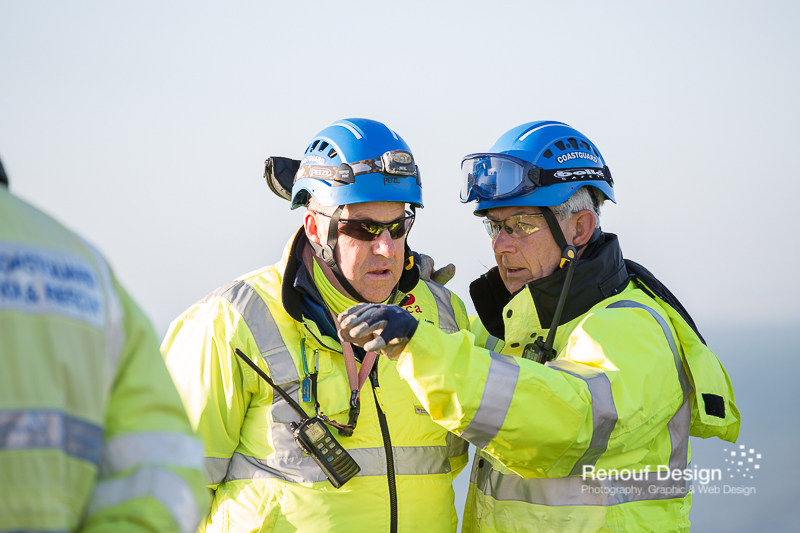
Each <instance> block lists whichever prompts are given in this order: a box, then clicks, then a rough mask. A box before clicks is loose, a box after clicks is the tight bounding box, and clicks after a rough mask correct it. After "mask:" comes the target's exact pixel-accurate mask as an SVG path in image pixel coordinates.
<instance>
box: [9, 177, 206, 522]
mask: <svg viewBox="0 0 800 533" xmlns="http://www.w3.org/2000/svg"><path fill="white" fill-rule="evenodd" d="M0 358H1V360H2V362H1V363H0V364H2V366H1V367H0V532H23V531H24V532H29V533H33V532H42V533H44V532H54V531H58V532H81V533H106V532H112V531H113V532H115V533H116V532H119V533H145V532H153V531H159V532H164V533H192V532H193V531H195V530H196V528H197V524H198V522H199V521H200V518H201V516H202V513H203V511H204V510H205V508H206V506H207V505H208V489H207V488H206V487H205V484H204V480H203V445H202V442H201V441H200V440H199V439H198V438H196V437H195V436H194V434H193V433H192V429H191V427H190V425H189V421H188V420H187V418H186V413H185V412H184V411H183V407H182V405H181V400H180V398H179V397H178V393H177V392H176V390H175V386H174V385H173V384H172V381H171V380H170V377H169V374H168V373H167V369H166V368H165V367H164V361H163V360H162V359H161V355H160V354H159V351H158V341H157V339H156V336H155V333H154V332H153V330H152V328H151V327H150V323H149V322H148V320H147V318H146V317H145V316H144V314H143V313H142V312H141V311H140V310H139V308H138V307H137V306H136V304H135V303H134V302H133V300H131V298H130V297H129V296H128V294H127V293H126V292H125V290H124V289H123V288H122V287H121V286H120V285H119V284H118V283H117V280H116V278H115V277H114V274H113V272H112V271H111V269H110V268H109V266H108V264H107V263H106V261H105V260H104V259H103V257H102V256H101V255H100V254H99V253H98V252H97V251H96V250H95V249H94V248H93V247H92V246H90V245H88V244H87V243H86V242H84V241H83V240H82V239H81V238H80V237H78V236H76V235H75V234H74V233H72V232H70V231H69V230H67V229H65V228H64V227H63V226H62V225H61V224H59V223H58V222H56V221H54V220H53V219H51V218H50V217H48V216H47V215H45V214H44V213H42V212H41V211H39V210H37V209H35V208H33V207H31V206H30V205H28V204H26V203H25V202H23V201H22V200H20V199H18V198H16V197H14V196H12V195H11V194H10V193H9V192H8V190H7V189H6V188H5V187H2V186H0Z"/></svg>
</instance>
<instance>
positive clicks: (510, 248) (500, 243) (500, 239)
mask: <svg viewBox="0 0 800 533" xmlns="http://www.w3.org/2000/svg"><path fill="white" fill-rule="evenodd" d="M492 250H493V251H494V253H496V254H510V253H513V252H514V251H515V250H516V247H515V246H514V239H513V238H512V237H511V235H509V234H508V233H506V231H505V230H504V229H502V228H501V229H500V232H499V233H498V234H497V237H495V238H494V240H493V241H492Z"/></svg>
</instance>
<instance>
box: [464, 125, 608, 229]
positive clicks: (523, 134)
mask: <svg viewBox="0 0 800 533" xmlns="http://www.w3.org/2000/svg"><path fill="white" fill-rule="evenodd" d="M461 172H462V188H461V201H462V202H463V203H467V202H471V201H474V200H477V205H476V206H475V211H474V213H475V214H476V215H479V216H483V214H484V213H485V212H486V211H487V210H488V209H492V208H494V207H507V206H536V207H542V206H544V207H551V206H556V205H559V204H561V203H563V202H565V201H566V200H568V199H569V197H570V196H572V195H573V194H574V193H575V192H576V191H577V190H578V189H579V188H580V187H582V186H584V185H589V186H592V187H595V188H597V189H598V190H600V191H601V192H602V193H603V194H604V195H605V197H606V198H608V199H609V200H611V201H612V202H615V203H616V200H615V199H614V181H613V180H612V179H611V173H610V171H609V170H608V167H607V166H606V164H605V160H604V159H603V156H602V155H601V154H600V150H598V149H597V147H596V146H595V145H594V143H592V141H590V140H589V139H588V138H587V137H586V136H585V135H583V134H582V133H580V132H579V131H577V130H575V129H574V128H572V127H570V126H568V125H567V124H564V123H563V122H555V121H549V120H548V121H537V122H528V123H527V124H522V125H521V126H517V127H516V128H512V129H511V130H509V131H507V132H506V133H504V134H503V135H502V136H501V137H500V138H499V139H498V140H497V142H496V143H494V146H492V147H491V148H490V149H489V151H488V152H487V153H479V154H470V155H468V156H466V157H465V158H464V159H463V161H462V163H461Z"/></svg>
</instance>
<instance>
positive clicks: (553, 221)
mask: <svg viewBox="0 0 800 533" xmlns="http://www.w3.org/2000/svg"><path fill="white" fill-rule="evenodd" d="M539 209H540V210H541V211H542V214H543V215H544V219H545V220H546V221H547V225H548V226H549V227H550V233H552V234H553V239H555V241H556V244H557V245H558V247H559V248H560V249H561V264H560V265H559V267H558V268H564V265H565V264H566V263H569V267H568V268H567V276H566V277H565V278H564V285H563V287H562V288H561V295H560V296H559V297H558V304H557V305H556V310H555V313H554V314H553V322H552V323H551V324H550V331H548V333H547V340H546V341H544V342H543V341H542V337H541V336H539V338H538V339H536V342H535V344H536V352H537V357H536V360H537V361H538V362H540V363H542V364H544V363H546V362H547V361H552V360H553V359H555V358H556V355H558V354H557V353H556V351H555V350H554V349H553V343H554V342H555V338H556V329H557V328H558V323H559V322H560V321H561V313H562V312H563V311H564V303H565V302H566V301H567V293H568V292H569V286H570V284H571V283H572V275H573V273H574V272H575V264H576V263H577V262H578V249H580V248H583V246H585V245H581V246H578V247H577V248H576V247H574V246H572V245H569V244H567V239H566V238H565V237H564V232H563V231H562V230H561V225H560V224H559V223H558V219H557V218H556V216H555V215H554V214H553V212H552V211H551V210H550V208H549V207H540V208H539Z"/></svg>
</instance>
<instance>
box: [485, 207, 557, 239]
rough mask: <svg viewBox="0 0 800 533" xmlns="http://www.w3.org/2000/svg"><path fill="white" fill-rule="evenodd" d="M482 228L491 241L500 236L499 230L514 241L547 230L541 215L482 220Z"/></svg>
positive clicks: (532, 214) (545, 221)
mask: <svg viewBox="0 0 800 533" xmlns="http://www.w3.org/2000/svg"><path fill="white" fill-rule="evenodd" d="M483 227H484V228H486V233H488V234H489V236H490V237H491V238H492V240H495V239H496V238H497V236H498V235H500V230H503V231H504V232H505V233H507V234H508V235H511V236H512V237H513V238H515V239H523V238H525V237H527V236H529V235H533V234H534V233H536V232H537V231H539V230H543V229H547V220H545V218H544V215H543V214H542V213H531V214H524V215H514V216H513V217H508V218H507V219H505V220H492V219H489V218H484V219H483Z"/></svg>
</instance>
